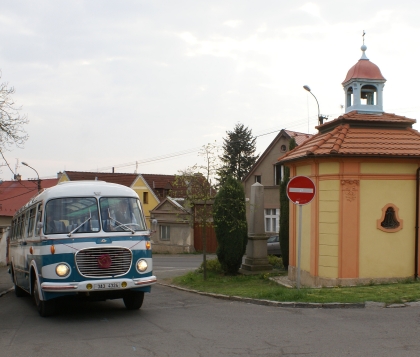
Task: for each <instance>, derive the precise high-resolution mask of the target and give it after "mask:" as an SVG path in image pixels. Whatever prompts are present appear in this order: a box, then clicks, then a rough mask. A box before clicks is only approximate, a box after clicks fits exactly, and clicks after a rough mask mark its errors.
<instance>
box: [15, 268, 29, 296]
mask: <svg viewBox="0 0 420 357" xmlns="http://www.w3.org/2000/svg"><path fill="white" fill-rule="evenodd" d="M12 277H13V285H14V287H15V295H16V296H17V297H24V296H28V293H27V292H26V291H25V290H23V289H22V288H21V287H19V286H18V285H17V284H16V277H15V272H14V270H12Z"/></svg>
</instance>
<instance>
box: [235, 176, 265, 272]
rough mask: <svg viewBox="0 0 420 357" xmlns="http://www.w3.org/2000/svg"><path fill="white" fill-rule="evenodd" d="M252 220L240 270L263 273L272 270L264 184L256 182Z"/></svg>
mask: <svg viewBox="0 0 420 357" xmlns="http://www.w3.org/2000/svg"><path fill="white" fill-rule="evenodd" d="M250 204H251V206H250V220H249V222H248V244H247V246H246V257H245V262H244V263H243V264H242V266H241V269H240V272H241V273H243V274H252V273H261V272H262V271H270V270H272V269H273V268H272V266H271V265H270V264H269V263H268V257H267V235H266V234H265V229H264V186H263V185H261V184H260V183H258V182H256V183H254V184H253V185H252V186H251V201H250Z"/></svg>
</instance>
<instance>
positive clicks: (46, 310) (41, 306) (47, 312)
mask: <svg viewBox="0 0 420 357" xmlns="http://www.w3.org/2000/svg"><path fill="white" fill-rule="evenodd" d="M32 291H33V296H34V302H35V306H36V309H37V310H38V313H39V314H40V315H41V316H42V317H47V316H51V315H53V314H54V312H55V301H54V300H41V299H40V298H39V288H38V279H37V278H36V277H35V280H34V287H33V289H32Z"/></svg>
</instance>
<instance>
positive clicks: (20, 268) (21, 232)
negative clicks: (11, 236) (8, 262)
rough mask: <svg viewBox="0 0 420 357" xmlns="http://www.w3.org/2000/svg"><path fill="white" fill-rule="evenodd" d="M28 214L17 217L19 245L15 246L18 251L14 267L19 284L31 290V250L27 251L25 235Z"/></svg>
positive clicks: (14, 259)
mask: <svg viewBox="0 0 420 357" xmlns="http://www.w3.org/2000/svg"><path fill="white" fill-rule="evenodd" d="M26 216H27V214H25V213H23V214H21V215H20V216H19V217H17V222H16V223H17V226H16V230H17V231H16V239H17V245H16V246H15V249H16V252H15V254H14V257H13V268H14V274H15V279H16V281H17V285H19V286H20V287H22V288H23V289H25V290H28V291H29V266H28V262H27V254H28V253H29V252H28V251H27V250H28V249H27V246H28V244H27V242H26V236H25V230H26V219H25V218H26Z"/></svg>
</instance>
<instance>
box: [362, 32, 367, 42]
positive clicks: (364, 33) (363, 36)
mask: <svg viewBox="0 0 420 357" xmlns="http://www.w3.org/2000/svg"><path fill="white" fill-rule="evenodd" d="M365 35H366V32H365V30H363V35H362V38H363V44H365Z"/></svg>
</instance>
